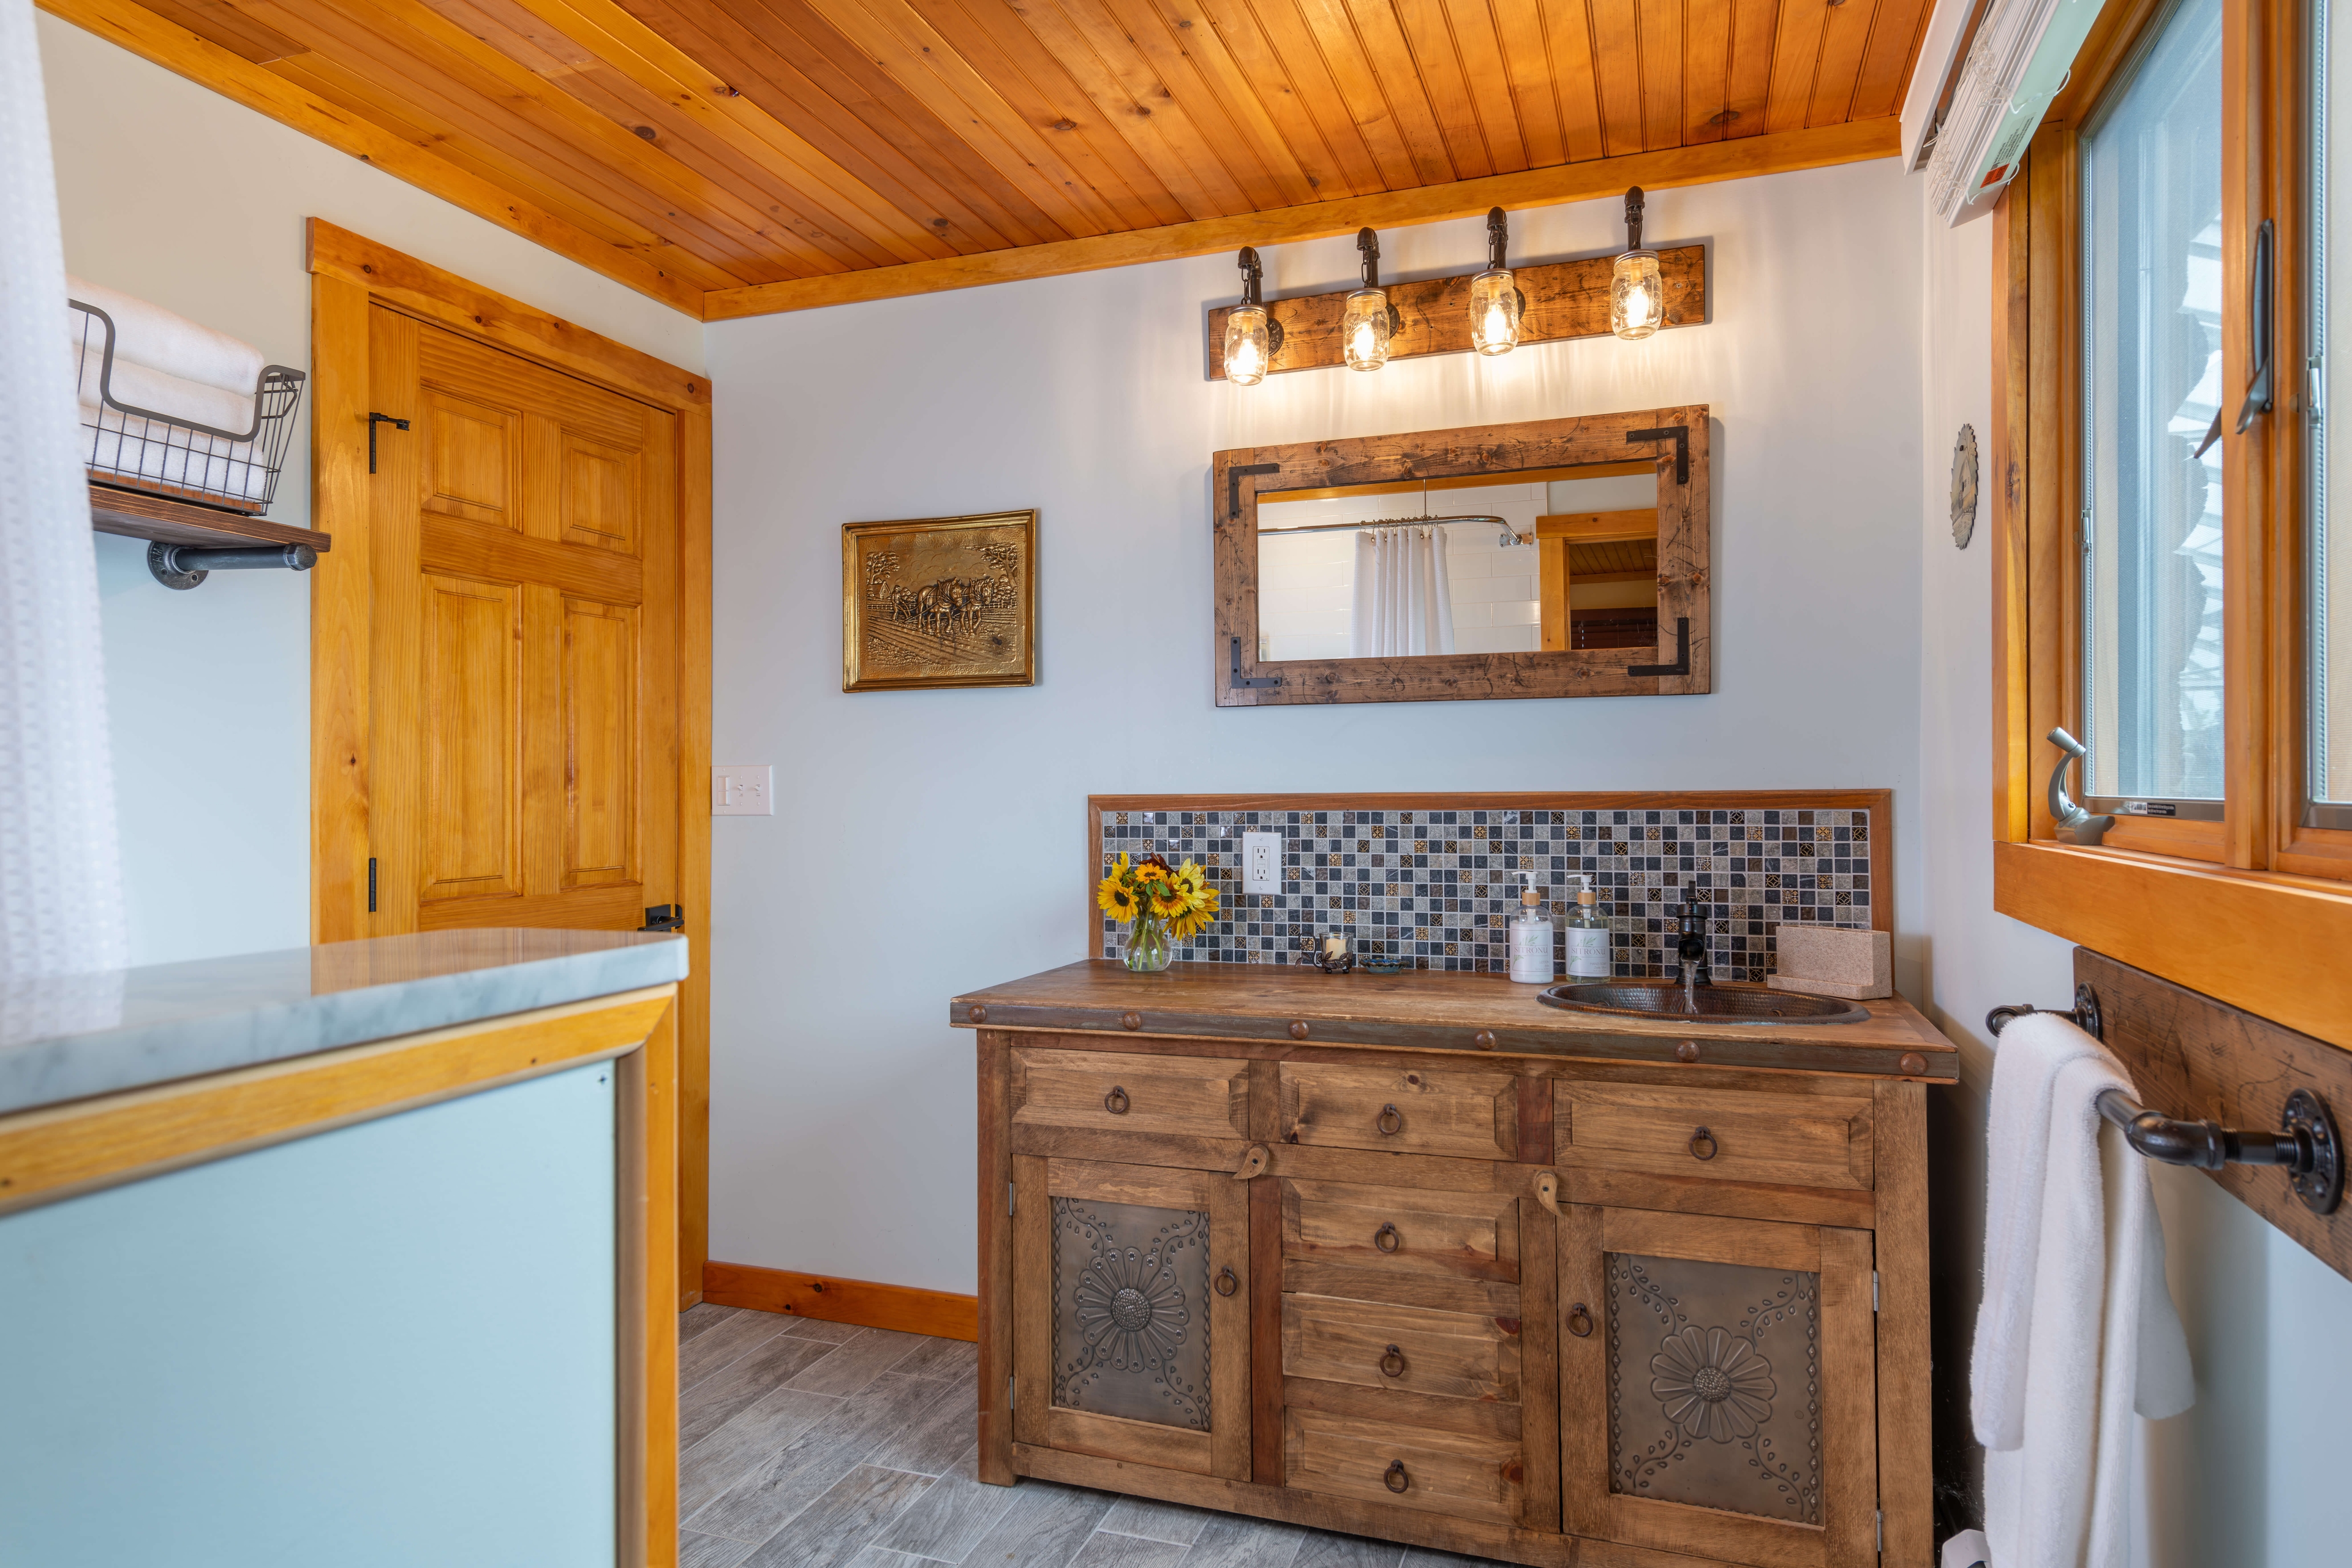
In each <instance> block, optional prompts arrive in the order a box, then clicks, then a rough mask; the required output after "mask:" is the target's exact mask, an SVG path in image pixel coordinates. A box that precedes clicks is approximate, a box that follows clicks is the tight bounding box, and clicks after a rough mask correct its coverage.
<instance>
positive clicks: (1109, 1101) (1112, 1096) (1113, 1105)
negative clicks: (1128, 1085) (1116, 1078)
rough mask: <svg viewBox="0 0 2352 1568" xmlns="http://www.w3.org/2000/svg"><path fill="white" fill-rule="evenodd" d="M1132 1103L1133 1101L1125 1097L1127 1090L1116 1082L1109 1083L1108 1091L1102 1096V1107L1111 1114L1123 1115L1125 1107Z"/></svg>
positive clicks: (1125, 1110) (1125, 1112)
mask: <svg viewBox="0 0 2352 1568" xmlns="http://www.w3.org/2000/svg"><path fill="white" fill-rule="evenodd" d="M1133 1103H1134V1101H1132V1100H1129V1099H1128V1098H1127V1090H1125V1089H1121V1088H1119V1087H1118V1085H1117V1084H1113V1085H1111V1086H1110V1092H1109V1093H1108V1094H1106V1095H1104V1096H1103V1109H1104V1110H1108V1111H1109V1112H1110V1113H1111V1114H1112V1115H1113V1116H1125V1115H1126V1114H1127V1108H1128V1107H1129V1105H1131V1104H1133Z"/></svg>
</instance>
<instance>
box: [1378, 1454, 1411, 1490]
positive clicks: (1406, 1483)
mask: <svg viewBox="0 0 2352 1568" xmlns="http://www.w3.org/2000/svg"><path fill="white" fill-rule="evenodd" d="M1381 1485H1383V1486H1385V1487H1387V1488H1388V1489H1389V1490H1391V1491H1392V1492H1401V1491H1403V1490H1404V1489H1406V1488H1407V1487H1410V1486H1412V1477H1411V1476H1408V1475H1406V1474H1405V1473H1404V1461H1403V1460H1402V1459H1391V1460H1390V1461H1389V1468H1388V1473H1387V1474H1386V1475H1383V1476H1382V1477H1381Z"/></svg>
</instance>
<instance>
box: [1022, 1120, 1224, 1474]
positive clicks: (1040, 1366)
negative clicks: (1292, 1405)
mask: <svg viewBox="0 0 2352 1568" xmlns="http://www.w3.org/2000/svg"><path fill="white" fill-rule="evenodd" d="M1249 1321H1250V1290H1249V1200H1248V1194H1247V1193H1246V1192H1245V1191H1244V1188H1243V1185H1242V1184H1240V1183H1239V1182H1236V1181H1234V1179H1233V1178H1232V1177H1231V1176H1229V1175H1227V1174H1226V1173H1223V1172H1222V1171H1189V1170H1167V1169H1160V1168H1159V1167H1156V1166H1149V1165H1116V1164H1109V1163H1103V1162H1099V1161H1092V1160H1049V1159H1043V1158H1040V1157H1038V1156H1036V1155H1021V1156H1017V1157H1016V1158H1015V1159H1014V1160H1013V1347H1014V1348H1013V1365H1014V1369H1015V1370H1014V1373H1013V1438H1014V1440H1015V1441H1016V1442H1020V1443H1024V1444H1027V1445H1029V1446H1031V1447H1041V1448H1060V1449H1063V1450H1066V1451H1068V1452H1072V1453H1080V1454H1096V1455H1099V1456H1101V1457H1102V1458H1109V1459H1123V1460H1126V1461H1127V1462H1128V1463H1129V1464H1136V1465H1150V1466H1155V1467H1157V1468H1161V1469H1171V1470H1190V1471H1192V1472H1193V1473H1194V1474H1196V1475H1204V1476H1222V1477H1224V1478H1226V1479H1231V1480H1246V1479H1249V1473H1250V1438H1249V1422H1250V1360H1249V1356H1250V1334H1249Z"/></svg>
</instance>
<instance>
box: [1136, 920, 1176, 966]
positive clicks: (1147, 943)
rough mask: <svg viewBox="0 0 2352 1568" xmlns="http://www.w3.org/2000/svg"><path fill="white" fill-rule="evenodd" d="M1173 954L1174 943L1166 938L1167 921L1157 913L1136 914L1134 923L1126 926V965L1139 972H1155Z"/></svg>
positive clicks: (1173, 955)
mask: <svg viewBox="0 0 2352 1568" xmlns="http://www.w3.org/2000/svg"><path fill="white" fill-rule="evenodd" d="M1175 956H1176V944H1175V943H1174V942H1170V941H1169V940H1168V922H1167V921H1163V920H1161V919H1160V917H1159V916H1157V915H1138V916H1136V917H1135V923H1134V924H1133V925H1131V926H1129V927H1128V928H1127V952H1126V954H1125V957H1126V961H1127V966H1128V967H1129V969H1132V970H1134V971H1135V972H1136V973H1139V974H1156V973H1159V972H1160V971H1161V970H1163V969H1165V968H1167V967H1168V961H1169V960H1170V959H1171V958H1173V957H1175Z"/></svg>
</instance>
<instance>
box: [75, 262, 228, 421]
mask: <svg viewBox="0 0 2352 1568" xmlns="http://www.w3.org/2000/svg"><path fill="white" fill-rule="evenodd" d="M66 292H67V294H68V296H69V297H71V298H73V299H76V300H80V301H81V302H82V303H83V304H85V305H95V306H97V307H98V308H99V309H100V310H103V311H105V312H106V313H107V315H108V316H109V317H110V318H112V320H113V321H114V358H115V362H116V363H117V364H120V363H121V362H122V361H124V360H126V359H127V360H130V361H131V362H132V363H136V364H143V365H145V366H147V367H148V368H149V369H151V370H160V371H162V372H163V374H166V375H175V376H178V377H179V378H180V379H181V380H183V381H193V382H197V383H200V384H203V385H205V386H216V387H219V388H220V389H221V390H222V391H224V392H236V393H242V394H244V395H247V396H248V397H249V396H251V395H252V394H253V389H254V387H255V386H256V385H257V384H258V383H259V382H260V380H261V367H262V365H263V364H264V363H267V362H266V361H264V360H263V359H262V357H261V351H260V350H259V349H257V348H255V347H254V346H253V345H252V344H250V343H241V342H237V341H236V339H235V338H233V337H230V336H229V335H228V334H227V333H226V332H216V331H213V330H212V329H211V328H210V327H200V326H198V325H197V324H196V323H195V322H194V321H189V320H188V319H187V318H186V317H184V316H175V315H173V313H172V312H171V311H169V310H164V309H163V307H162V306H160V305H151V304H149V303H148V302H147V301H146V300H141V299H137V298H135V297H133V296H131V295H129V294H125V293H124V292H122V290H121V289H109V288H107V287H106V286H105V285H104V284H102V283H92V282H90V281H89V280H88V279H81V278H74V277H68V278H67V279H66ZM91 326H92V329H93V330H92V331H91V334H90V335H91V338H92V339H93V340H94V341H93V344H92V346H93V348H94V349H95V350H96V351H97V352H98V353H101V354H102V353H104V352H105V347H106V342H105V329H104V328H103V327H100V326H99V325H98V324H97V323H96V322H92V323H91ZM126 401H127V400H126ZM158 412H159V413H160V412H161V410H158ZM240 428H241V426H240Z"/></svg>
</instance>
